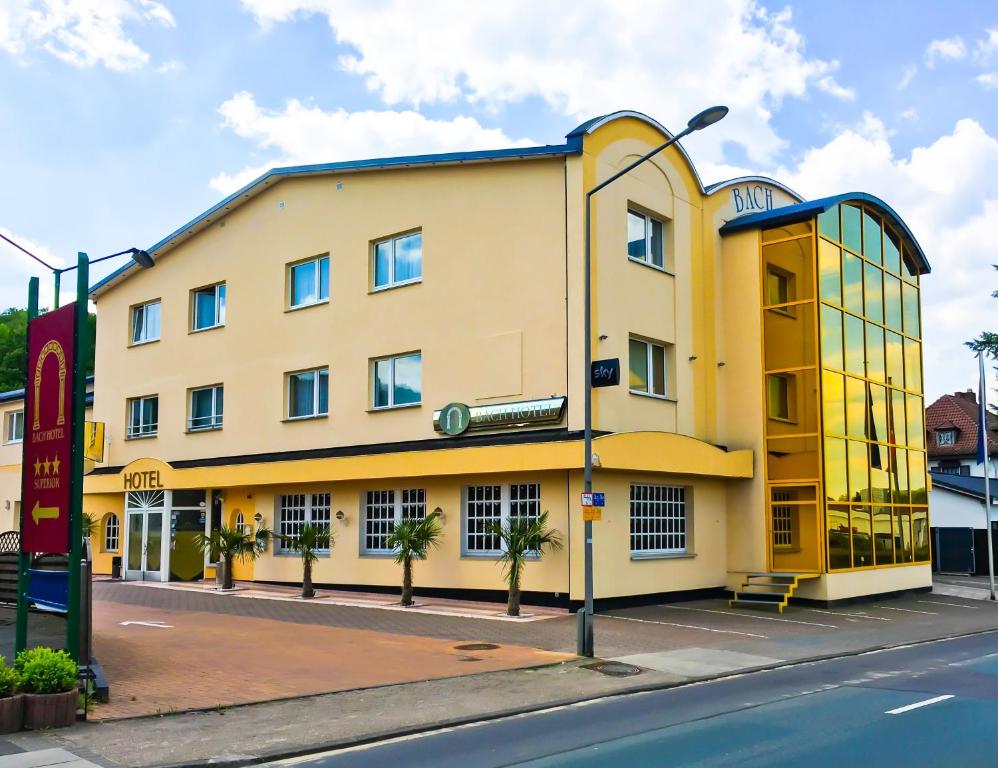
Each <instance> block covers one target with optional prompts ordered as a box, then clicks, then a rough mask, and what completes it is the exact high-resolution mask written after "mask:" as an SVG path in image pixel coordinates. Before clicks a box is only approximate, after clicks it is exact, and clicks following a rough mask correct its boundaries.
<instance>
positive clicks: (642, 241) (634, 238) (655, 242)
mask: <svg viewBox="0 0 998 768" xmlns="http://www.w3.org/2000/svg"><path fill="white" fill-rule="evenodd" d="M627 256H628V257H629V258H631V259H634V260H635V261H640V262H641V263H643V264H648V265H650V266H653V267H658V268H659V269H665V225H664V224H663V223H662V222H661V221H659V220H658V219H653V218H652V217H651V216H646V215H645V214H643V213H638V212H637V211H632V210H628V211H627Z"/></svg>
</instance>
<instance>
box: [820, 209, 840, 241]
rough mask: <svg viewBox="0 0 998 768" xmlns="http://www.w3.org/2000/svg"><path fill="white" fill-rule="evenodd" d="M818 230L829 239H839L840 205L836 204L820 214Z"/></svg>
mask: <svg viewBox="0 0 998 768" xmlns="http://www.w3.org/2000/svg"><path fill="white" fill-rule="evenodd" d="M818 231H819V232H820V233H821V234H823V235H824V236H825V237H827V238H828V239H829V240H834V241H836V242H837V241H838V240H839V207H838V206H837V205H836V206H834V207H832V208H829V209H827V210H825V211H823V212H822V213H821V214H820V215H819V216H818Z"/></svg>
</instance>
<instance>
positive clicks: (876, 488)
mask: <svg viewBox="0 0 998 768" xmlns="http://www.w3.org/2000/svg"><path fill="white" fill-rule="evenodd" d="M889 467H890V449H889V448H888V447H887V446H886V445H880V444H879V443H870V500H871V501H874V502H880V503H882V504H890V502H891V486H890V482H891V477H890V473H889V472H888V471H887V470H888V468H889Z"/></svg>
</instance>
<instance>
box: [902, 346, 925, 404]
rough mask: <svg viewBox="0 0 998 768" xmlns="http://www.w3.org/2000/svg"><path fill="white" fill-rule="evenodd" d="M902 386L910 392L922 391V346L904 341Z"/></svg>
mask: <svg viewBox="0 0 998 768" xmlns="http://www.w3.org/2000/svg"><path fill="white" fill-rule="evenodd" d="M904 386H905V389H909V390H911V391H912V392H921V391H922V345H921V344H920V343H919V342H917V341H912V340H911V339H905V340H904Z"/></svg>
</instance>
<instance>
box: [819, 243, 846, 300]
mask: <svg viewBox="0 0 998 768" xmlns="http://www.w3.org/2000/svg"><path fill="white" fill-rule="evenodd" d="M818 271H819V275H820V278H819V285H820V287H819V292H820V294H821V298H822V299H824V300H825V301H829V302H831V303H832V304H838V305H839V306H841V305H842V274H841V273H842V252H841V251H840V250H839V247H838V246H837V245H832V243H830V242H828V241H827V240H825V239H824V238H822V239H820V240H819V241H818Z"/></svg>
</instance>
